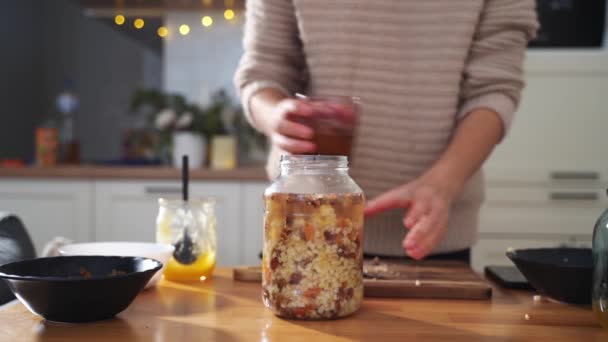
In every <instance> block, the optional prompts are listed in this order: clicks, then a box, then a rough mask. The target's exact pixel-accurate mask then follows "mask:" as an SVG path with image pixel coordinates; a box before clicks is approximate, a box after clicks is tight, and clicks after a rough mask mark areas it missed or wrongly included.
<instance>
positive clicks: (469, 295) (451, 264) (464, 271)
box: [233, 260, 492, 299]
mask: <svg viewBox="0 0 608 342" xmlns="http://www.w3.org/2000/svg"><path fill="white" fill-rule="evenodd" d="M363 274H364V277H365V278H364V280H363V284H364V286H365V296H366V297H392V298H445V299H490V298H491V297H492V287H491V286H490V285H489V284H488V283H487V282H486V281H485V280H484V279H482V278H481V277H480V276H479V275H477V274H476V273H475V272H473V270H471V268H470V267H469V265H468V264H466V263H463V262H458V261H435V260H429V261H393V260H366V261H365V262H364V265H363ZM233 277H234V279H235V280H241V281H256V282H261V281H262V269H261V267H259V266H251V267H239V268H235V269H234V270H233Z"/></svg>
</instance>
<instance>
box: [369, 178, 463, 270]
mask: <svg viewBox="0 0 608 342" xmlns="http://www.w3.org/2000/svg"><path fill="white" fill-rule="evenodd" d="M441 183H442V182H440V181H436V180H434V179H433V178H432V177H429V176H422V177H421V178H419V179H417V180H415V181H412V182H410V183H407V184H405V185H402V186H399V187H397V188H394V189H392V190H390V191H388V192H385V193H384V194H381V195H380V196H378V197H376V198H374V199H373V200H371V201H369V202H368V204H367V207H366V209H365V214H366V215H368V216H370V215H376V214H379V213H381V212H383V211H386V210H389V209H395V208H404V209H407V211H406V213H405V215H404V217H403V225H404V226H405V228H406V229H409V233H408V234H407V236H406V237H405V239H404V240H403V249H405V251H406V253H407V254H408V255H409V256H410V257H412V258H414V259H422V258H424V257H425V256H427V255H428V254H429V253H430V252H431V251H432V250H433V248H434V247H435V246H436V245H437V244H438V243H439V241H441V239H442V238H443V236H444V235H445V232H446V230H447V227H448V217H449V210H450V204H451V203H452V200H453V198H454V196H455V192H454V191H452V190H450V189H451V187H450V186H447V185H443V184H441Z"/></svg>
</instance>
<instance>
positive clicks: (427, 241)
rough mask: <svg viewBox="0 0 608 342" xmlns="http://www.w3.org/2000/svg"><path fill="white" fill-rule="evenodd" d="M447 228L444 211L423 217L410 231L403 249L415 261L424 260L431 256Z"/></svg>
mask: <svg viewBox="0 0 608 342" xmlns="http://www.w3.org/2000/svg"><path fill="white" fill-rule="evenodd" d="M446 227H447V214H446V213H445V212H442V211H434V212H431V213H429V214H427V215H424V216H422V217H421V218H420V219H419V220H418V222H416V224H415V225H414V226H413V227H412V229H410V231H409V232H408V234H407V236H406V238H405V240H404V241H403V248H404V249H405V251H406V253H407V254H408V255H409V256H410V257H412V258H414V259H417V260H419V259H422V258H424V257H426V256H427V255H429V254H430V253H431V252H432V251H433V248H435V246H436V245H437V243H438V242H439V240H441V238H442V237H443V232H444V231H445V229H446Z"/></svg>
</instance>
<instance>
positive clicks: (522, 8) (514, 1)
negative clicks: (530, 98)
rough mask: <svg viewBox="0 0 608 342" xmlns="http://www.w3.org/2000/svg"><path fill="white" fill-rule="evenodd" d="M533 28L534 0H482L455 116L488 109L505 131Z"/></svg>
mask: <svg viewBox="0 0 608 342" xmlns="http://www.w3.org/2000/svg"><path fill="white" fill-rule="evenodd" d="M537 28H538V21H537V17H536V8H535V1H534V0H486V1H485V5H484V9H483V11H482V13H481V16H480V19H479V23H478V26H477V32H476V34H475V37H474V39H473V42H472V45H471V49H470V52H469V56H468V59H467V62H466V65H465V69H464V78H463V83H462V87H461V93H460V100H461V104H460V110H459V111H458V113H457V120H461V119H462V118H464V117H465V116H466V115H467V114H468V113H470V112H471V111H473V110H475V109H481V108H485V109H490V110H493V111H494V112H496V113H497V114H498V115H499V116H500V119H501V120H502V123H503V127H504V132H505V133H506V132H508V130H509V128H510V126H511V121H512V120H513V115H514V113H515V110H516V109H517V106H518V104H519V99H520V93H521V90H522V88H523V86H524V81H523V61H524V56H525V52H526V47H527V43H528V41H529V40H530V39H532V38H533V37H534V35H535V34H536V30H537Z"/></svg>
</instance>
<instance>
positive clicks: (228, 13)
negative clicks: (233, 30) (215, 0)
mask: <svg viewBox="0 0 608 342" xmlns="http://www.w3.org/2000/svg"><path fill="white" fill-rule="evenodd" d="M224 18H226V20H232V19H234V11H233V10H231V9H227V10H225V11H224Z"/></svg>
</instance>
